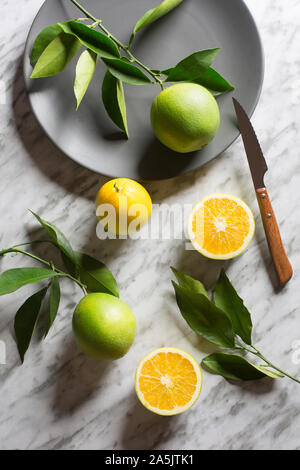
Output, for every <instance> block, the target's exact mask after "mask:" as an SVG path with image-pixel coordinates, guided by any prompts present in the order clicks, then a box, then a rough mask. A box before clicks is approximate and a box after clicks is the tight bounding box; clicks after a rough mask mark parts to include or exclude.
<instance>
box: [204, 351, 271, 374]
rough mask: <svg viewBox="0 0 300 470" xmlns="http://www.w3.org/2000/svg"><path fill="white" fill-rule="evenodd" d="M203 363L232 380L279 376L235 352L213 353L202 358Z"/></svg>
mask: <svg viewBox="0 0 300 470" xmlns="http://www.w3.org/2000/svg"><path fill="white" fill-rule="evenodd" d="M202 365H204V366H205V367H206V368H207V369H209V370H210V371H211V372H214V373H216V374H218V375H222V376H223V377H225V378H226V379H231V380H257V379H262V378H263V377H266V375H268V376H269V377H273V378H278V376H277V374H273V373H272V375H271V373H270V371H266V370H262V368H261V367H260V368H259V367H257V366H255V365H254V364H251V363H250V362H248V361H247V360H246V359H244V358H243V357H241V356H235V355H233V354H223V353H214V354H211V355H209V356H206V357H205V358H204V359H203V360H202Z"/></svg>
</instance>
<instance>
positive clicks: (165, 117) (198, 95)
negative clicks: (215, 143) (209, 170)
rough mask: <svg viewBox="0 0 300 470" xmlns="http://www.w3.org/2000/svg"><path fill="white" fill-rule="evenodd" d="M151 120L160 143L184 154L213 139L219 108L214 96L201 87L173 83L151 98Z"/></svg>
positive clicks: (191, 84)
mask: <svg viewBox="0 0 300 470" xmlns="http://www.w3.org/2000/svg"><path fill="white" fill-rule="evenodd" d="M151 123H152V127H153V130H154V133H155V135H156V137H157V138H158V139H159V140H160V141H161V142H162V143H163V144H164V145H166V146H167V147H169V148H170V149H172V150H174V151H176V152H180V153H188V152H193V151H195V150H200V149H202V148H203V147H205V146H206V145H208V144H209V143H210V142H211V141H212V140H213V138H214V137H215V136H216V134H217V132H218V129H219V125H220V111H219V107H218V104H217V102H216V100H215V98H214V96H213V95H212V94H211V93H210V91H208V90H207V89H206V88H204V87H203V86H201V85H197V84H195V83H177V84H176V85H172V86H170V87H168V88H166V89H165V90H163V91H162V92H161V93H160V94H159V95H158V96H157V97H156V98H155V99H154V101H153V104H152V108H151Z"/></svg>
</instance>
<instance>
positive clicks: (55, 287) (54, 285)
mask: <svg viewBox="0 0 300 470" xmlns="http://www.w3.org/2000/svg"><path fill="white" fill-rule="evenodd" d="M59 303H60V287H59V280H58V277H54V278H53V279H51V286H50V305H49V321H48V327H47V331H46V334H45V337H46V336H47V334H48V332H49V330H50V328H51V326H52V325H53V323H54V320H55V318H56V315H57V312H58V307H59Z"/></svg>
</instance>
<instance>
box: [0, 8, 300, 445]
mask: <svg viewBox="0 0 300 470" xmlns="http://www.w3.org/2000/svg"><path fill="white" fill-rule="evenodd" d="M247 3H248V4H249V7H250V9H251V11H252V13H253V14H254V16H255V18H256V20H257V23H258V26H259V29H260V32H261V35H262V40H263V44H264V49H265V55H266V76H265V82H264V87H263V92H262V96H261V100H260V102H259V105H258V107H257V110H256V112H255V114H254V117H253V122H254V125H255V127H256V130H257V133H258V135H259V137H260V140H261V144H262V147H263V149H264V152H265V155H266V158H267V161H268V163H269V168H270V170H269V173H268V175H267V178H266V183H267V185H268V188H269V192H270V194H271V195H272V201H273V203H274V208H275V211H276V214H277V218H278V221H279V223H280V227H281V231H282V236H283V239H284V240H285V243H286V247H287V251H288V253H289V256H290V259H291V262H292V264H293V267H294V270H295V274H294V277H293V279H292V281H291V282H290V283H289V284H288V285H287V286H286V288H285V289H283V290H282V291H281V292H275V291H274V288H273V269H272V265H271V262H270V257H269V253H268V249H267V245H266V241H265V237H264V232H263V228H262V224H261V220H260V217H259V214H258V207H257V203H256V200H255V197H254V193H253V187H252V183H251V180H250V178H249V170H248V167H247V163H246V159H245V157H244V152H243V148H242V144H241V139H239V140H238V141H237V142H236V143H235V144H234V145H233V146H232V147H231V148H230V149H229V150H228V151H226V152H225V153H224V154H223V155H222V156H221V157H220V158H218V159H217V160H215V161H213V162H212V163H210V164H208V165H206V166H205V167H204V168H202V169H200V170H198V171H196V172H194V173H192V174H189V175H187V176H184V177H180V178H177V179H173V180H170V181H164V182H153V183H148V184H147V188H148V189H149V191H150V192H151V195H152V197H153V200H154V202H159V203H162V202H166V203H169V204H170V203H186V204H192V203H194V202H195V201H197V200H198V199H199V198H200V197H201V196H203V195H205V194H207V193H210V192H212V191H219V192H229V193H233V194H236V195H237V196H240V197H241V198H243V199H244V200H245V201H246V202H247V203H248V204H249V205H250V206H251V208H252V210H253V211H254V214H255V216H256V222H257V229H256V234H255V238H254V240H253V242H252V244H251V246H250V248H249V249H248V250H247V252H246V253H245V254H244V255H243V256H241V257H239V258H238V259H236V260H235V261H233V262H231V263H228V264H227V273H228V275H229V277H230V278H231V279H232V281H233V282H234V284H235V286H236V287H237V289H238V291H239V293H240V294H241V296H242V297H243V298H244V299H245V301H246V304H247V306H248V308H249V309H250V310H251V311H252V312H253V318H254V324H255V330H254V337H255V342H256V344H257V345H258V346H259V347H260V348H261V349H262V350H263V351H264V352H265V355H266V356H268V357H270V358H271V359H273V361H274V362H275V363H278V364H279V365H281V366H282V368H285V369H287V370H288V371H290V372H291V373H294V374H295V375H297V374H298V376H300V364H297V363H296V362H297V361H293V356H292V353H293V343H294V342H295V341H297V340H300V329H299V280H300V275H299V269H300V243H299V232H300V217H299V215H300V214H299V196H300V159H299V148H300V124H299V123H300V60H299V42H300V4H299V1H298V0H285V1H284V2H283V1H282V0H264V1H260V0H251V1H250V0H248V1H247ZM41 4H42V0H26V1H25V0H24V1H22V2H21V1H20V0H19V1H18V2H11V1H9V0H2V2H1V7H2V17H3V18H4V19H5V21H4V23H3V24H2V26H4V28H3V27H2V28H1V31H0V38H1V41H0V79H1V92H2V93H1V97H0V98H1V104H0V149H1V154H0V155H1V157H0V227H1V231H0V245H1V247H7V246H10V245H11V244H13V243H17V242H19V241H23V240H24V239H27V238H28V237H29V236H32V234H33V231H35V230H36V224H34V221H33V219H32V217H31V216H30V214H29V213H28V212H27V208H31V209H33V210H35V211H36V212H38V213H40V214H41V215H42V216H44V217H45V218H47V219H48V220H51V221H53V222H55V223H57V224H58V225H59V226H60V227H61V229H62V230H63V231H64V232H65V233H66V234H69V235H70V238H71V241H72V243H73V245H74V246H75V247H76V248H78V249H84V250H85V251H87V252H89V253H91V254H95V255H97V256H98V257H99V258H100V259H102V260H103V261H104V262H106V263H107V265H108V266H109V267H110V268H111V270H112V271H113V272H114V274H115V275H116V277H117V279H118V282H119V286H120V291H121V296H122V298H123V299H124V300H125V301H126V302H127V303H128V304H129V305H131V306H132V307H133V309H134V311H135V314H136V316H137V320H138V335H137V339H136V342H135V344H134V346H133V347H132V349H131V350H130V352H129V353H128V355H127V356H125V357H124V358H123V359H122V360H120V361H118V362H114V363H108V364H102V363H99V362H97V361H93V360H91V359H88V358H86V357H85V356H83V355H82V354H81V353H80V352H79V350H78V349H77V347H76V346H75V345H74V343H73V341H72V333H71V324H70V320H71V315H72V311H73V309H74V306H75V303H76V301H77V300H78V299H79V298H80V292H78V290H77V289H76V287H75V286H74V287H73V285H71V284H69V283H68V282H65V283H64V291H65V294H66V295H65V296H64V298H63V302H62V306H61V309H60V314H59V317H58V319H57V321H56V323H55V325H54V328H53V331H52V333H51V334H50V335H49V337H48V338H47V340H46V341H44V342H42V343H41V344H39V341H38V338H37V339H36V340H35V341H34V344H33V346H32V347H31V349H30V352H29V353H28V355H27V358H26V361H25V364H24V365H23V366H22V367H21V366H20V362H19V357H18V353H17V349H16V345H15V342H14V339H13V316H14V313H15V311H16V310H17V308H18V306H19V305H20V303H21V302H22V299H23V298H24V294H25V293H26V292H27V291H28V292H29V291H31V289H30V288H28V289H27V288H24V289H23V290H21V291H19V292H18V293H16V294H14V295H9V296H4V297H2V298H1V302H0V340H1V341H5V343H6V346H7V364H6V365H0V395H1V416H0V448H1V449H12V448H19V449H176V448H181V449H193V448H198V449H296V448H298V449H299V448H300V442H299V434H300V399H299V390H300V389H299V385H297V384H296V383H294V382H291V381H289V380H288V379H283V380H280V381H276V382H272V381H268V380H264V381H261V382H256V383H248V384H242V385H233V384H232V383H228V382H227V381H225V380H224V379H222V378H221V377H217V376H212V375H209V374H208V373H206V372H205V373H204V385H203V391H202V394H201V398H200V400H199V402H198V403H197V405H196V406H195V407H194V408H193V411H192V412H189V413H186V414H184V415H181V416H178V417H173V418H163V417H159V416H156V415H152V414H150V413H148V412H147V411H146V410H144V409H143V407H142V406H141V405H140V404H139V403H138V401H137V398H136V396H135V392H134V387H133V374H134V370H135V367H136V365H137V362H138V360H139V359H140V358H141V357H142V356H143V355H144V354H145V353H147V352H148V351H150V350H152V349H154V348H156V347H160V346H166V345H170V346H178V347H181V348H183V349H185V350H186V351H188V352H190V353H192V354H193V355H194V356H195V357H196V358H199V360H200V359H201V357H203V355H204V354H205V352H207V349H208V346H207V343H204V342H202V341H199V339H198V338H197V337H196V336H195V335H194V334H193V333H191V331H190V329H189V328H188V327H187V326H186V324H185V322H184V321H183V320H182V318H181V317H180V314H179V312H178V309H177V306H176V303H175V301H174V297H173V292H172V288H171V284H170V278H171V274H170V271H169V265H174V266H177V267H178V268H179V269H182V270H185V271H186V272H188V273H190V274H192V275H198V276H201V275H202V276H204V278H205V280H206V282H207V284H208V285H209V284H211V283H212V282H213V281H214V279H215V276H216V273H217V271H218V269H219V267H220V266H219V265H218V264H216V263H213V262H207V261H204V260H203V259H202V258H201V256H200V255H197V253H195V252H186V251H185V250H184V243H182V241H180V240H175V241H172V240H171V241H147V240H146V241H145V240H144V241H142V240H140V241H105V242H100V241H99V240H98V239H97V238H96V235H95V218H94V206H93V199H94V197H95V194H96V191H97V189H98V187H99V186H100V185H101V184H102V183H103V181H104V178H103V177H101V176H99V175H97V174H94V173H92V172H90V171H87V170H85V169H83V168H81V167H79V166H77V165H76V164H75V163H73V162H72V161H70V160H69V159H67V158H66V157H64V156H63V155H62V154H60V152H58V151H57V150H56V149H55V148H54V147H53V146H52V145H51V144H50V143H49V141H48V139H47V138H46V137H45V136H44V134H43V133H42V131H41V130H40V129H39V127H38V125H37V124H36V122H35V120H34V117H33V116H32V114H31V112H30V110H29V107H28V102H27V99H26V97H25V94H24V89H23V81H22V71H21V65H20V64H21V58H22V52H23V47H24V42H25V39H26V35H27V32H28V29H29V27H30V24H31V22H32V20H33V18H34V15H35V13H36V12H37V10H38V8H39V7H40V5H41ZM3 91H4V93H3ZM44 250H45V248H43V249H41V253H43V254H45V255H46V252H45V251H44ZM55 260H56V258H55ZM20 264H24V265H25V264H27V260H23V259H22V260H21V258H19V257H17V258H14V259H8V258H5V259H4V260H2V261H1V270H3V269H5V268H7V267H8V266H10V267H11V266H17V265H18V266H20Z"/></svg>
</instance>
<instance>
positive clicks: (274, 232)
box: [256, 188, 293, 286]
mask: <svg viewBox="0 0 300 470" xmlns="http://www.w3.org/2000/svg"><path fill="white" fill-rule="evenodd" d="M256 195H257V200H258V204H259V208H260V213H261V216H262V220H263V224H264V228H265V232H266V237H267V240H268V244H269V247H270V251H271V255H272V258H273V261H274V265H275V269H276V272H277V275H278V278H279V282H280V285H281V286H284V285H285V284H286V283H287V282H288V281H289V279H291V277H292V275H293V269H292V266H291V263H290V262H289V259H288V257H287V254H286V252H285V249H284V246H283V243H282V239H281V236H280V232H279V227H278V224H277V221H276V217H275V214H274V211H273V208H272V204H271V201H270V198H269V195H268V193H267V190H266V188H261V189H257V190H256Z"/></svg>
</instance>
